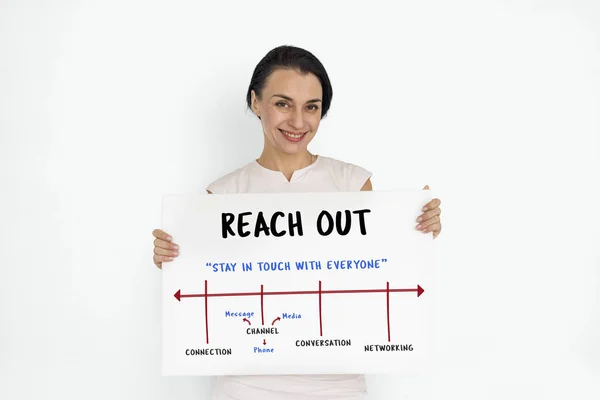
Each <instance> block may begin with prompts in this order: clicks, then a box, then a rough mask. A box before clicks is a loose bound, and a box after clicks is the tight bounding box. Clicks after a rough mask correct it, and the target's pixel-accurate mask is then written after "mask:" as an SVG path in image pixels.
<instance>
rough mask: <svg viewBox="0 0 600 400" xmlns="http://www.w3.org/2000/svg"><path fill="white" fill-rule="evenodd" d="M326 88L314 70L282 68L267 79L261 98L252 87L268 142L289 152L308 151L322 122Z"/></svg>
mask: <svg viewBox="0 0 600 400" xmlns="http://www.w3.org/2000/svg"><path fill="white" fill-rule="evenodd" d="M322 99H323V90H322V88H321V83H320V82H319V79H318V78H317V77H316V76H315V75H313V74H307V75H302V74H300V73H299V72H297V71H295V70H290V69H278V70H275V71H274V72H273V73H271V75H270V76H269V78H268V79H267V82H266V85H265V87H264V89H263V92H262V96H261V100H258V98H257V97H256V94H255V93H254V91H252V103H251V104H252V109H253V110H254V112H255V113H256V115H258V116H259V117H260V119H261V122H262V126H263V131H264V134H265V146H271V147H272V148H273V150H275V151H277V152H282V153H286V154H296V153H299V152H303V151H306V148H307V146H308V144H309V143H310V141H311V140H312V138H313V137H314V136H315V134H316V133H317V129H318V128H319V123H320V122H321V104H322Z"/></svg>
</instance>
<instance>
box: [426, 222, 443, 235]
mask: <svg viewBox="0 0 600 400" xmlns="http://www.w3.org/2000/svg"><path fill="white" fill-rule="evenodd" d="M441 229H442V225H441V224H440V223H439V222H437V223H435V224H431V225H429V226H428V227H427V228H424V229H423V232H424V233H429V232H438V233H439V232H440V231H441Z"/></svg>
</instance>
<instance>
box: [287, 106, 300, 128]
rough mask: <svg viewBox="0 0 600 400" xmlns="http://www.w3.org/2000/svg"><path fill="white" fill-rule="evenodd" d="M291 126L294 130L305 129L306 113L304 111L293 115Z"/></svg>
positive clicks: (297, 111)
mask: <svg viewBox="0 0 600 400" xmlns="http://www.w3.org/2000/svg"><path fill="white" fill-rule="evenodd" d="M289 124H290V126H291V127H293V128H294V129H302V127H304V113H303V112H302V110H296V111H294V112H293V113H292V115H291V116H290V121H289Z"/></svg>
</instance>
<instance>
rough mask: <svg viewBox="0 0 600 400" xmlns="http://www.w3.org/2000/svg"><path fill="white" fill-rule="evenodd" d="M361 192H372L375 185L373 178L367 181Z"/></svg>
mask: <svg viewBox="0 0 600 400" xmlns="http://www.w3.org/2000/svg"><path fill="white" fill-rule="evenodd" d="M360 191H361V192H372V191H373V184H372V183H371V178H369V179H367V181H366V182H365V184H364V185H363V187H362V188H360Z"/></svg>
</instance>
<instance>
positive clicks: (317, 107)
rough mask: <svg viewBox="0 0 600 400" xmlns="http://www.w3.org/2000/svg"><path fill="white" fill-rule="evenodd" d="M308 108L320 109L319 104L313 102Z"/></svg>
mask: <svg viewBox="0 0 600 400" xmlns="http://www.w3.org/2000/svg"><path fill="white" fill-rule="evenodd" d="M308 108H309V109H311V110H313V111H317V110H318V109H319V106H316V105H314V104H311V105H310V106H308Z"/></svg>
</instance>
